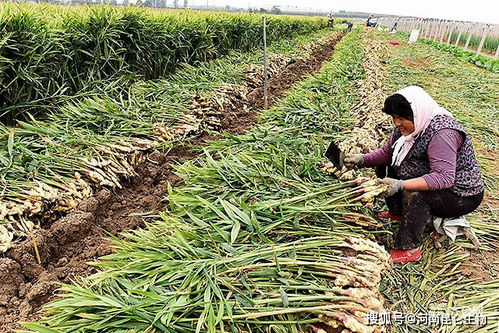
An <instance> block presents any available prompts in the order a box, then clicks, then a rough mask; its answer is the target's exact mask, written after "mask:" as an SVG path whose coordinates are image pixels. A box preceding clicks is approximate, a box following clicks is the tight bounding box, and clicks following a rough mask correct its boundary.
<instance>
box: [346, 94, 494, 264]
mask: <svg viewBox="0 0 499 333" xmlns="http://www.w3.org/2000/svg"><path fill="white" fill-rule="evenodd" d="M382 111H383V112H384V113H386V114H389V115H391V116H392V120H393V123H394V125H395V126H396V128H395V129H394V130H393V132H392V133H391V135H390V137H389V139H388V142H387V143H386V144H385V145H384V146H383V147H382V148H380V149H378V150H375V151H373V152H370V153H367V154H355V155H347V156H345V159H344V162H345V165H346V166H347V167H349V168H351V167H353V166H359V167H376V174H377V176H378V177H380V178H383V177H386V178H384V179H383V182H384V183H385V184H388V185H389V189H388V191H387V193H386V198H385V200H386V204H387V206H388V211H385V212H381V213H379V214H378V216H379V217H381V218H391V219H395V220H399V221H400V227H399V229H398V231H397V232H396V234H395V237H394V247H395V249H394V250H391V251H390V255H391V257H392V259H393V261H394V263H406V262H410V261H416V260H419V259H420V257H421V249H420V246H421V238H422V236H423V231H424V228H425V226H426V223H427V222H429V221H431V218H432V217H441V218H455V217H458V216H463V215H466V214H469V213H471V212H472V211H474V210H475V209H476V208H478V206H479V205H480V203H481V202H482V199H483V194H484V193H483V192H484V184H483V181H482V178H481V175H480V167H479V166H478V163H477V160H476V158H475V153H474V151H473V146H472V143H471V140H470V136H469V134H468V133H467V132H466V130H465V129H464V127H463V126H462V125H461V124H460V123H459V122H458V121H457V120H456V119H455V118H454V117H453V116H452V114H451V113H450V112H449V111H447V110H446V109H444V108H442V107H440V106H439V105H438V104H437V102H436V101H435V100H433V98H432V97H431V96H430V95H429V94H428V93H427V92H426V91H424V90H423V89H422V88H420V87H417V86H409V87H406V88H404V89H401V90H399V91H397V92H396V93H395V94H393V95H391V96H389V97H388V98H387V99H386V100H385V102H384V107H383V110H382Z"/></svg>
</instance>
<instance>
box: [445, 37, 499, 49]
mask: <svg viewBox="0 0 499 333" xmlns="http://www.w3.org/2000/svg"><path fill="white" fill-rule="evenodd" d="M458 36H459V34H458V33H457V32H453V33H452V34H451V43H452V44H454V43H455V42H456V40H457V37H458ZM468 37H469V34H466V33H463V34H461V37H460V39H459V45H465V44H466V41H467V40H468ZM481 39H482V37H481V36H478V35H472V36H471V38H470V43H469V46H476V47H478V45H479V44H480V41H481ZM498 46H499V38H497V37H494V36H487V37H486V38H485V42H484V43H483V48H484V49H485V50H488V51H489V52H491V53H495V52H496V50H497V47H498Z"/></svg>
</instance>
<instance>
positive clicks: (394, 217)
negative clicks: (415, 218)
mask: <svg viewBox="0 0 499 333" xmlns="http://www.w3.org/2000/svg"><path fill="white" fill-rule="evenodd" d="M377 215H378V217H379V218H381V219H392V220H397V221H402V216H398V215H392V214H390V212H389V211H387V210H385V211H384V212H379V213H378V214H377Z"/></svg>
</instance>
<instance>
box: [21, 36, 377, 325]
mask: <svg viewBox="0 0 499 333" xmlns="http://www.w3.org/2000/svg"><path fill="white" fill-rule="evenodd" d="M360 41H361V33H360V30H358V31H354V32H352V33H350V34H348V35H347V36H346V37H345V38H344V39H343V40H342V41H341V42H340V43H339V44H338V45H337V46H336V51H335V55H334V58H333V61H332V62H330V63H328V64H325V65H324V68H323V71H322V72H321V73H319V74H318V75H316V76H313V77H311V78H310V79H309V80H307V81H304V82H302V83H300V84H299V85H298V86H297V87H295V88H294V89H293V90H292V91H290V93H289V97H288V98H286V99H285V100H284V101H283V102H282V103H279V104H280V105H279V106H277V107H276V108H274V109H272V110H269V111H267V112H266V113H265V115H264V116H263V119H262V122H261V125H260V126H258V127H257V128H254V129H253V130H252V131H250V132H249V133H247V134H245V135H240V136H229V137H228V138H227V139H226V140H222V141H217V142H214V143H212V144H211V145H210V146H209V147H206V154H205V156H204V158H202V159H200V160H199V161H197V162H196V163H186V164H184V165H183V166H180V167H179V169H178V174H179V175H180V176H181V177H182V178H183V179H184V180H185V182H186V184H185V186H183V187H181V188H176V189H171V190H170V191H169V195H168V203H169V210H168V212H165V213H162V214H161V218H159V221H157V222H154V223H150V224H149V225H148V226H147V228H146V229H144V230H138V231H136V232H131V233H129V234H128V235H127V240H123V241H119V240H116V249H117V252H116V253H115V254H113V255H111V256H108V257H107V258H106V259H104V260H103V261H101V263H100V266H101V268H102V272H101V273H99V274H98V275H94V276H92V277H90V278H88V279H87V280H86V281H81V282H80V283H78V285H77V286H72V287H71V286H67V287H66V290H68V293H65V294H64V295H62V298H61V299H60V300H59V301H57V302H55V303H53V304H52V305H51V306H50V310H49V311H50V313H51V316H50V317H49V318H47V319H45V320H43V321H42V324H44V325H47V326H41V324H33V323H32V324H27V325H26V327H28V328H29V329H32V330H34V331H36V332H132V331H135V332H153V331H155V332H172V333H173V332H176V333H180V332H185V333H194V332H253V333H257V332H262V333H263V332H274V333H276V332H279V333H284V332H289V333H298V332H304V331H305V330H306V329H307V324H313V323H315V322H317V321H321V319H320V315H321V314H322V315H327V316H335V315H341V316H346V317H345V318H347V317H348V318H352V315H351V313H350V312H348V311H349V309H351V308H352V306H353V305H352V304H355V302H356V301H357V300H355V299H353V298H351V297H349V296H348V295H345V294H348V293H349V292H345V291H344V290H341V288H337V287H335V285H334V276H335V274H336V273H337V272H342V271H344V270H345V271H351V272H354V275H355V276H366V280H369V279H372V278H373V276H375V274H373V273H372V271H370V270H367V269H364V268H363V267H360V266H358V265H357V263H354V264H351V265H350V264H347V265H345V263H344V262H343V261H342V260H343V259H342V258H343V257H344V254H343V253H342V252H341V251H340V250H339V248H338V246H341V244H344V243H343V240H344V237H345V236H353V235H359V234H360V233H361V228H360V227H358V226H355V225H352V224H353V223H352V222H349V221H348V219H347V217H348V215H351V214H352V213H351V212H350V209H351V207H359V206H360V204H354V203H350V202H348V201H347V200H345V199H348V198H351V197H352V196H356V195H357V194H356V189H355V188H354V187H352V186H355V185H353V184H352V183H351V182H350V183H349V182H346V183H344V182H340V181H338V180H336V181H335V180H333V179H331V178H330V177H328V176H326V175H324V174H321V173H320V172H319V171H318V169H317V168H316V162H318V161H320V160H323V159H324V157H323V153H324V147H325V146H326V140H328V139H329V138H330V137H331V136H332V135H338V130H339V129H340V128H342V127H343V126H344V125H345V124H348V123H349V120H348V119H347V117H346V115H347V114H348V110H349V109H351V107H352V106H354V105H355V104H356V103H358V96H357V89H356V88H355V81H357V80H358V79H359V78H360V77H362V75H363V71H362V68H361V61H362V55H361V52H360ZM359 215H360V214H359ZM333 226H334V227H333ZM365 233H366V234H368V233H369V232H368V231H366V232H365ZM318 235H320V236H324V237H321V238H317V237H316V236H318ZM373 260H376V259H375V258H373ZM366 265H368V266H369V267H372V263H371V264H369V263H367V261H366ZM366 272H367V273H366ZM352 288H353V287H352ZM345 289H346V287H345ZM372 289H373V292H374V290H375V289H376V288H375V287H374V286H373V288H372ZM348 302H353V303H348Z"/></svg>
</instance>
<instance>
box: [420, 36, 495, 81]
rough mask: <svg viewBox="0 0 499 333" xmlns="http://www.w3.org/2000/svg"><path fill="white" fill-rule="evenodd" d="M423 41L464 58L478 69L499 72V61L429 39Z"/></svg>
mask: <svg viewBox="0 0 499 333" xmlns="http://www.w3.org/2000/svg"><path fill="white" fill-rule="evenodd" d="M421 41H423V42H424V43H426V44H429V45H432V46H435V47H436V48H438V49H440V50H444V51H447V52H450V53H452V54H453V55H455V56H457V57H459V58H462V59H464V60H466V61H468V62H470V63H472V64H475V65H477V66H478V67H482V68H485V69H488V70H491V71H493V72H496V73H498V72H499V60H494V59H491V58H488V57H486V56H483V55H476V54H475V52H470V51H466V50H463V49H462V48H460V47H457V46H453V45H447V44H444V43H440V42H435V41H432V40H427V39H421Z"/></svg>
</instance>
